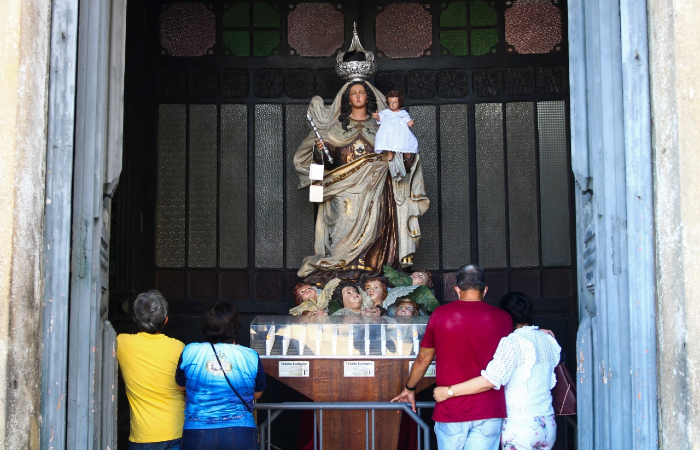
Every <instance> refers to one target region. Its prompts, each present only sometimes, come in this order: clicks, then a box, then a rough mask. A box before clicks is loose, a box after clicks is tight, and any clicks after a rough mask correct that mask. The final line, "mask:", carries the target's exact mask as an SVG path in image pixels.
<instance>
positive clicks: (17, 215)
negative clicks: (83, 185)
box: [0, 0, 51, 449]
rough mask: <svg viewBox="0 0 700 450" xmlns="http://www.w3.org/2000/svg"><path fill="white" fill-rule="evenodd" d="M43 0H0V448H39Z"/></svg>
mask: <svg viewBox="0 0 700 450" xmlns="http://www.w3.org/2000/svg"><path fill="white" fill-rule="evenodd" d="M50 8H51V2H50V1H49V0H3V1H0V17H2V20H3V26H2V27H0V448H3V449H5V448H7V449H38V448H39V426H40V425H39V424H40V418H39V401H40V389H39V387H40V383H41V310H42V308H41V301H42V285H43V283H42V277H43V274H42V263H41V255H42V243H43V210H44V176H45V173H44V170H45V169H44V168H45V159H46V124H47V120H46V107H47V81H48V66H47V65H48V52H49V30H50Z"/></svg>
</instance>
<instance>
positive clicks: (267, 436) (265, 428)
mask: <svg viewBox="0 0 700 450" xmlns="http://www.w3.org/2000/svg"><path fill="white" fill-rule="evenodd" d="M422 408H435V402H416V409H417V410H418V412H417V413H415V412H413V410H412V409H411V405H410V404H409V403H392V402H289V403H256V404H255V409H256V410H257V411H261V410H266V411H267V420H265V421H264V422H263V423H261V424H260V425H259V426H258V430H259V431H260V448H261V449H266V450H270V449H271V448H272V447H271V446H272V442H271V436H272V422H273V421H274V420H275V419H276V418H277V417H278V416H279V415H280V414H281V413H282V411H286V410H313V411H318V414H314V450H323V410H326V409H327V410H364V411H365V449H366V450H369V449H370V448H371V449H372V450H375V436H374V430H375V418H374V412H375V411H376V410H397V411H398V410H400V411H403V412H405V413H406V414H407V415H408V416H409V417H410V418H411V419H413V421H414V422H416V424H417V425H418V427H419V429H418V430H417V435H418V448H419V449H420V448H421V442H422V444H423V447H422V448H423V450H430V427H429V426H428V425H427V424H426V423H425V422H424V421H423V419H421V417H420V411H421V409H422ZM370 412H371V416H372V428H371V430H372V432H371V437H372V440H371V442H372V446H371V447H370V432H369V430H370V427H369V424H370ZM317 422H318V423H317ZM319 433H320V434H319ZM421 434H422V439H421Z"/></svg>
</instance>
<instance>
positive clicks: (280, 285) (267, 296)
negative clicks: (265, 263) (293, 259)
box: [255, 272, 284, 300]
mask: <svg viewBox="0 0 700 450" xmlns="http://www.w3.org/2000/svg"><path fill="white" fill-rule="evenodd" d="M255 292H256V294H257V295H256V300H281V299H282V298H283V297H282V296H283V295H284V275H283V274H282V273H281V272H258V273H256V274H255Z"/></svg>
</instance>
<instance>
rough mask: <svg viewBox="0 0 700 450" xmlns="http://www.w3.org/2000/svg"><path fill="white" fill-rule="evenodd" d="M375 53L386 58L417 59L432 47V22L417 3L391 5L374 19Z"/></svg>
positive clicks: (429, 16) (428, 14)
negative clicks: (376, 51) (381, 54)
mask: <svg viewBox="0 0 700 450" xmlns="http://www.w3.org/2000/svg"><path fill="white" fill-rule="evenodd" d="M376 42H377V50H379V51H382V52H383V53H384V54H385V55H386V56H388V57H389V58H418V57H419V56H422V55H423V52H424V51H426V50H429V49H430V46H431V45H432V44H433V19H432V16H431V15H430V13H429V12H428V11H426V10H425V8H423V6H422V5H421V4H420V3H392V4H389V5H387V6H386V7H385V8H384V10H383V11H382V12H380V13H379V14H378V15H377V19H376Z"/></svg>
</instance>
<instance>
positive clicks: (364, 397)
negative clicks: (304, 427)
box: [262, 358, 435, 450]
mask: <svg viewBox="0 0 700 450" xmlns="http://www.w3.org/2000/svg"><path fill="white" fill-rule="evenodd" d="M298 360H299V361H309V366H310V367H309V369H310V372H309V373H310V376H309V377H280V376H279V361H281V360H280V359H269V358H263V359H262V361H263V366H264V367H265V373H266V374H268V375H270V376H271V377H274V378H276V379H278V380H279V381H281V382H282V383H284V384H286V385H287V386H289V387H291V388H292V389H294V390H296V391H298V392H300V393H302V394H304V395H305V396H307V397H309V398H310V399H312V400H314V401H317V402H388V401H389V400H391V399H392V398H394V397H395V396H397V395H398V394H399V393H400V392H401V390H402V389H403V387H404V383H405V382H406V380H407V379H408V364H409V362H410V361H412V359H376V360H374V377H347V378H346V377H345V376H344V362H345V361H346V360H343V359H304V358H299V359H298ZM351 360H352V359H351V358H348V359H347V361H351ZM284 361H291V360H290V359H285V360H284ZM363 361H366V360H363ZM434 382H435V379H434V378H423V379H422V380H421V382H420V383H419V384H418V388H417V391H421V390H423V389H425V388H427V387H428V386H430V385H431V384H433V383H434ZM371 420H372V419H371V414H370V416H369V427H370V429H369V430H368V431H367V432H368V435H369V436H370V441H371V436H372V429H371V427H372V423H371ZM400 422H401V414H397V413H396V411H376V412H375V423H376V430H375V448H376V449H382V450H385V449H387V450H393V449H395V448H396V444H397V442H398V436H399V424H400ZM323 448H324V449H328V450H333V449H341V448H342V449H343V450H354V449H364V448H365V412H364V411H362V410H360V411H324V412H323ZM370 448H372V443H371V442H370Z"/></svg>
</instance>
